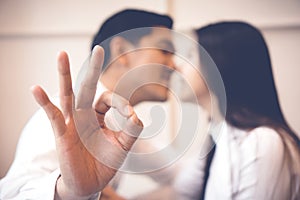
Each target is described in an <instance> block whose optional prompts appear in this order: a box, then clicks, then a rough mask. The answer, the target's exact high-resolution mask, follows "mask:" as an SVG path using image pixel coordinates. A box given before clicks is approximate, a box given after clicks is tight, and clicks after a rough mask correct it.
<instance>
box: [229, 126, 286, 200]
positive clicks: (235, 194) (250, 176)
mask: <svg viewBox="0 0 300 200" xmlns="http://www.w3.org/2000/svg"><path fill="white" fill-rule="evenodd" d="M233 150H234V151H235V152H236V153H238V154H239V155H238V157H237V161H238V163H237V162H235V163H232V188H233V190H232V199H291V196H290V195H291V194H290V189H289V187H290V180H291V177H289V171H288V168H287V166H288V163H287V159H286V154H285V153H286V149H285V146H284V143H283V140H282V138H281V137H280V135H279V134H278V133H277V132H276V131H274V130H273V129H270V128H266V127H260V128H257V129H254V130H253V131H251V132H250V133H249V135H248V136H247V138H246V139H245V140H244V141H243V142H242V143H241V144H240V145H238V148H236V149H231V151H233Z"/></svg>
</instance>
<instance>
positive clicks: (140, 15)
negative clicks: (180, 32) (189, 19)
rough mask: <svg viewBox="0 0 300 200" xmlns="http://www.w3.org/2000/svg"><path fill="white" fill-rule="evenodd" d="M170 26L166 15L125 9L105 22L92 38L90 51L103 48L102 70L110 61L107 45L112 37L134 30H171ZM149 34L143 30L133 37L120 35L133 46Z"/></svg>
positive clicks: (170, 20) (171, 22)
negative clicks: (152, 28)
mask: <svg viewBox="0 0 300 200" xmlns="http://www.w3.org/2000/svg"><path fill="white" fill-rule="evenodd" d="M172 26H173V20H172V19H171V18H170V17H169V16H167V15H160V14H156V13H153V12H148V11H143V10H135V9H126V10H123V11H120V12H118V13H116V14H114V15H113V16H111V17H109V18H108V19H107V20H105V22H104V23H103V24H102V26H101V27H100V29H99V31H98V32H97V34H96V35H95V36H94V39H93V42H92V45H91V49H93V48H94V46H96V45H98V44H100V45H101V46H102V47H103V48H104V50H105V58H104V65H103V68H106V67H107V64H108V61H109V59H110V47H109V44H110V40H111V37H112V36H114V35H116V34H119V33H121V32H124V31H128V30H131V29H135V28H143V27H165V28H169V29H172ZM150 33H151V29H145V30H139V31H137V32H135V33H134V36H133V37H132V36H130V34H124V35H123V34H122V37H124V38H125V39H126V40H127V41H129V42H131V43H133V44H134V43H135V42H136V41H139V40H140V39H141V37H143V36H145V35H148V34H150ZM105 40H106V41H105ZM103 41H105V42H103Z"/></svg>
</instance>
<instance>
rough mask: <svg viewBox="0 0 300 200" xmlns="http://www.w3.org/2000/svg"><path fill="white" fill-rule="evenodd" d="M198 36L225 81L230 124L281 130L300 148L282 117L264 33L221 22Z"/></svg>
mask: <svg viewBox="0 0 300 200" xmlns="http://www.w3.org/2000/svg"><path fill="white" fill-rule="evenodd" d="M196 33H197V36H198V40H199V43H200V45H201V46H202V47H203V48H204V49H205V50H206V51H207V53H208V54H209V55H210V56H211V58H212V59H213V61H214V62H215V64H216V66H217V68H218V70H219V71H220V74H221V77H222V79H223V82H224V86H225V91H226V96H227V105H226V106H227V111H226V113H223V114H224V116H225V119H226V121H227V122H228V123H229V124H231V125H232V126H234V127H237V128H240V129H246V130H248V129H250V130H251V129H254V128H256V127H259V126H268V127H271V128H274V129H276V130H278V131H279V130H281V131H280V132H285V133H288V135H290V136H291V137H292V138H293V139H294V140H295V141H296V143H297V145H298V146H299V144H300V143H299V138H298V137H297V135H296V134H295V132H294V131H293V130H292V129H291V128H290V127H289V125H288V124H287V122H286V120H285V118H284V116H283V114H282V111H281V108H280V105H279V101H278V97H277V91H276V87H275V83H274V79H273V73H272V66H271V61H270V56H269V52H268V48H267V45H266V43H265V40H264V38H263V36H262V34H261V33H260V31H259V30H258V29H256V28H255V27H253V26H251V25H249V24H247V23H244V22H221V23H216V24H211V25H208V26H205V27H203V28H200V29H198V30H196ZM200 56H201V55H200ZM200 60H201V57H200ZM211 81H213V80H211ZM216 95H217V96H218V94H216ZM282 130H284V131H282Z"/></svg>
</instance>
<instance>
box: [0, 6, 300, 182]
mask: <svg viewBox="0 0 300 200" xmlns="http://www.w3.org/2000/svg"><path fill="white" fill-rule="evenodd" d="M187 2H188V3H187ZM125 7H135V8H145V9H147V10H154V11H157V12H160V13H165V12H169V13H170V14H171V15H172V16H173V17H174V19H175V21H176V22H175V26H176V28H177V29H181V30H182V29H186V28H191V27H194V28H197V27H199V26H201V25H204V24H207V23H209V22H215V21H217V20H224V19H227V20H229V19H242V20H246V21H249V22H251V23H253V24H254V25H256V26H258V27H259V28H261V29H262V30H263V33H264V35H265V37H266V40H267V42H268V44H269V47H270V52H271V57H272V62H273V66H274V74H275V80H276V83H277V86H278V90H279V95H280V100H281V103H282V107H283V110H284V113H285V115H286V117H287V119H288V121H289V122H290V124H291V125H292V127H293V128H294V129H295V130H297V131H298V133H300V123H299V118H300V114H299V112H300V105H299V104H298V103H297V100H298V99H299V98H300V89H299V86H298V85H300V80H299V78H298V77H297V75H299V74H300V68H299V63H300V56H298V54H299V53H298V52H300V12H299V10H300V2H299V1H292V0H288V1H279V0H278V1H276V0H275V1H274V0H265V1H258V0H256V1H254V0H248V1H239V0H227V1H216V0H215V1H202V0H201V1H200V0H189V1H182V0H155V1H150V0H126V1H124V0H101V1H100V0H93V1H91V0H89V1H83V0H81V1H76V4H75V3H74V1H71V0H64V1H39V0H27V1H21V0H19V1H18V0H1V1H0V68H1V71H2V72H1V73H0V92H1V104H0V111H1V112H0V121H1V126H0V147H1V151H0V177H3V176H4V175H5V173H6V171H7V169H8V167H9V165H10V164H11V162H12V160H13V156H14V152H15V148H16V144H17V140H18V138H19V135H20V133H21V130H22V128H23V127H24V125H25V124H26V121H27V120H28V119H29V118H30V116H31V115H32V114H33V113H34V112H35V111H36V110H37V109H38V106H37V105H36V103H35V102H34V100H33V98H32V96H31V94H30V91H29V88H30V86H31V85H33V84H41V85H43V86H44V88H46V89H47V91H48V93H49V94H54V93H55V92H56V91H57V87H58V84H57V77H56V64H55V63H56V54H57V52H58V51H59V50H66V51H67V52H68V53H69V54H70V58H71V65H72V74H73V77H75V75H76V73H77V72H78V70H79V68H80V66H81V64H82V62H83V61H84V60H85V58H86V57H87V56H88V52H89V43H90V40H91V37H92V34H93V33H94V32H95V31H96V30H97V29H98V26H99V24H100V23H101V21H102V20H104V18H106V17H107V16H109V15H110V14H111V13H113V12H115V11H117V10H119V9H122V8H125ZM297 86H298V87H297Z"/></svg>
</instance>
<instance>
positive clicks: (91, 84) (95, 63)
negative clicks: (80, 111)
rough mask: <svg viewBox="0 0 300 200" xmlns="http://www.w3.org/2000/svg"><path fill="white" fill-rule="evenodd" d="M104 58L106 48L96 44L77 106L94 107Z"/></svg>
mask: <svg viewBox="0 0 300 200" xmlns="http://www.w3.org/2000/svg"><path fill="white" fill-rule="evenodd" d="M103 60H104V50H103V48H102V47H100V46H98V45H96V46H95V47H94V49H93V52H92V56H91V59H90V63H89V66H88V70H87V73H86V76H85V78H84V80H83V81H82V83H81V85H80V89H79V92H78V97H77V102H76V108H91V107H92V104H93V101H94V97H95V93H96V90H97V83H98V81H99V76H100V73H101V69H102V65H103Z"/></svg>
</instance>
